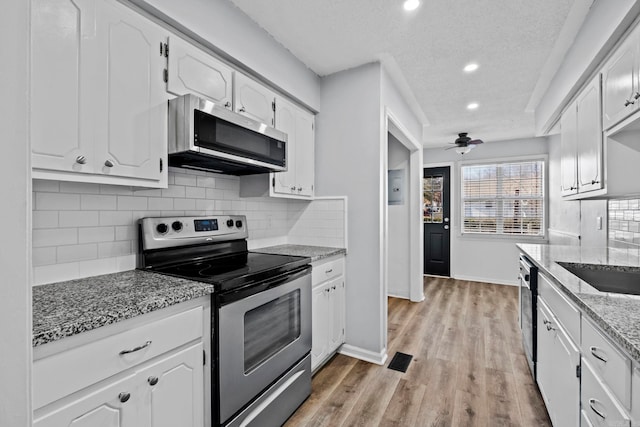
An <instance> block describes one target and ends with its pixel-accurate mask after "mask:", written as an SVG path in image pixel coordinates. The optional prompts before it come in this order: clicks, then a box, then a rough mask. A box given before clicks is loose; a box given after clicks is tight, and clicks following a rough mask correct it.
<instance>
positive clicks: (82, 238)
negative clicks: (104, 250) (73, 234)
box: [78, 227, 115, 243]
mask: <svg viewBox="0 0 640 427" xmlns="http://www.w3.org/2000/svg"><path fill="white" fill-rule="evenodd" d="M113 240H115V228H114V227H86V228H79V229H78V243H98V242H111V241H113Z"/></svg>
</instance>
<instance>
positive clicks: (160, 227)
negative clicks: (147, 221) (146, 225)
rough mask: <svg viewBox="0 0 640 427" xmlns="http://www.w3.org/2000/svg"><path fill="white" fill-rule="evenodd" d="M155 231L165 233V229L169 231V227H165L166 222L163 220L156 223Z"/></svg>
mask: <svg viewBox="0 0 640 427" xmlns="http://www.w3.org/2000/svg"><path fill="white" fill-rule="evenodd" d="M156 231H157V232H158V233H160V234H166V233H167V231H169V227H167V224H165V223H164V222H161V223H160V224H158V225H156Z"/></svg>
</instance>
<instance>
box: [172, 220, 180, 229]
mask: <svg viewBox="0 0 640 427" xmlns="http://www.w3.org/2000/svg"><path fill="white" fill-rule="evenodd" d="M171 228H173V231H180V230H182V223H181V222H180V221H173V223H172V224H171Z"/></svg>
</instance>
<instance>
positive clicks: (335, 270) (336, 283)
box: [311, 257, 345, 371]
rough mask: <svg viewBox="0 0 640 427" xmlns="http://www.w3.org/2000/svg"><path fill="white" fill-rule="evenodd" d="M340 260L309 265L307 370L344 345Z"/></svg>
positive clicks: (341, 258) (343, 305)
mask: <svg viewBox="0 0 640 427" xmlns="http://www.w3.org/2000/svg"><path fill="white" fill-rule="evenodd" d="M344 286H345V281H344V257H340V258H338V259H336V260H334V261H326V262H322V263H319V264H313V272H312V300H311V311H312V323H311V331H312V337H313V340H312V346H311V370H312V371H315V370H316V369H317V368H319V367H320V366H321V365H322V364H323V363H324V362H326V361H327V360H328V359H329V357H331V356H332V355H333V354H334V353H335V352H336V351H337V350H338V349H339V348H340V346H341V345H342V344H343V343H344V336H345V335H344V324H345V316H344V314H345V299H344V292H345V287H344Z"/></svg>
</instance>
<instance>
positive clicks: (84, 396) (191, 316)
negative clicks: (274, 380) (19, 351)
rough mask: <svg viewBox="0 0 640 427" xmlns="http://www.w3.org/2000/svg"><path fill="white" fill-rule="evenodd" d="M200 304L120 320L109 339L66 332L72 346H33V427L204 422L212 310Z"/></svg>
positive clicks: (169, 426)
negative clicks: (85, 339)
mask: <svg viewBox="0 0 640 427" xmlns="http://www.w3.org/2000/svg"><path fill="white" fill-rule="evenodd" d="M183 304H185V303H183ZM202 304H203V305H201V306H197V304H196V306H195V307H194V304H193V303H191V304H189V305H188V306H187V307H186V309H181V308H180V305H177V306H174V307H171V308H170V309H165V310H168V311H167V315H166V317H162V316H161V314H159V313H151V315H153V318H152V320H151V321H149V320H147V319H145V317H149V316H151V315H149V314H148V315H143V316H139V317H136V318H134V319H130V320H125V321H123V322H120V324H116V325H111V327H115V329H117V331H115V333H111V334H109V336H106V337H100V338H95V339H94V338H93V335H92V333H93V332H96V333H99V332H98V331H99V330H95V331H90V332H88V333H85V334H86V335H89V338H88V342H82V341H80V343H78V340H81V338H82V337H81V335H82V334H81V335H78V336H75V337H71V338H75V339H73V340H72V341H73V345H72V346H73V348H66V347H67V346H66V345H65V344H64V343H63V342H62V341H64V340H60V341H58V342H53V343H51V344H45V345H44V346H43V347H45V346H52V347H54V349H53V350H50V349H47V348H42V349H40V348H36V349H37V350H38V352H36V360H34V369H33V384H34V399H33V400H34V407H35V411H34V424H33V425H34V426H35V427H71V426H73V427H85V426H86V427H97V426H100V427H175V426H181V427H203V425H204V424H205V407H204V401H205V381H204V378H205V366H204V363H203V362H204V358H203V354H204V353H203V350H204V348H205V346H206V345H208V339H207V338H206V337H207V336H208V332H207V326H206V325H207V323H208V322H210V319H209V317H210V307H209V303H208V300H207V301H206V302H205V301H203V303H202ZM159 316H160V317H159ZM140 337H145V338H144V339H143V340H142V341H140V342H139V344H140V345H135V346H132V345H131V344H130V343H131V342H132V340H140ZM136 342H137V341H136ZM57 348H60V351H58V350H57ZM40 352H42V353H43V354H44V355H43V356H42V357H40V356H38V354H39V353H40ZM114 367H115V369H114ZM67 378H68V380H67ZM68 384H73V386H72V387H71V386H68Z"/></svg>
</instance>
